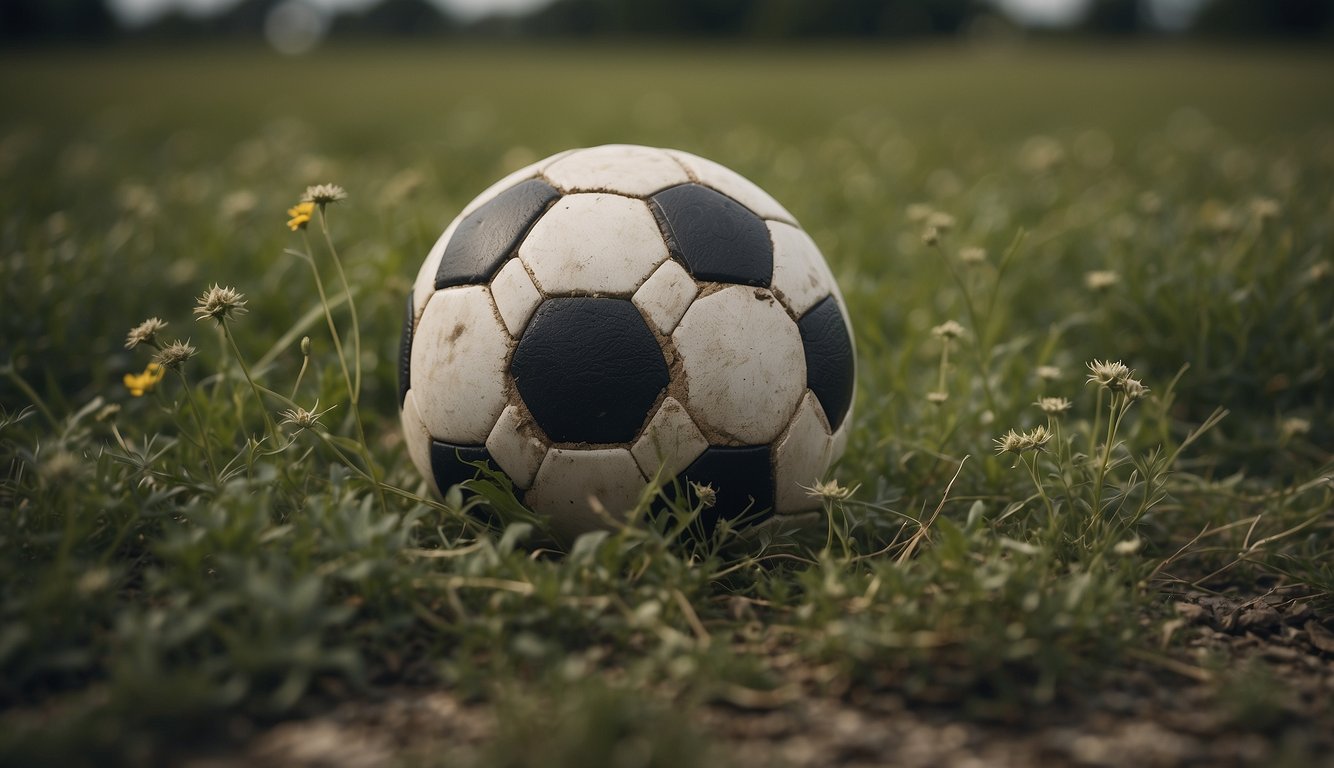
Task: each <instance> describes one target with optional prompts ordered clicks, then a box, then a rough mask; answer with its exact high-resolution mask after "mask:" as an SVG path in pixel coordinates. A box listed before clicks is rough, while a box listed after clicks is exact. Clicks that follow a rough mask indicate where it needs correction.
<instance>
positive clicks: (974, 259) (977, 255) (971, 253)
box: [959, 245, 987, 266]
mask: <svg viewBox="0 0 1334 768" xmlns="http://www.w3.org/2000/svg"><path fill="white" fill-rule="evenodd" d="M986 260H987V251H986V249H985V248H978V247H977V246H971V245H970V246H968V247H967V248H960V249H959V261H962V262H963V263H964V264H967V265H969V266H975V265H977V264H982V263H984V262H986Z"/></svg>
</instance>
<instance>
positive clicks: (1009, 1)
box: [109, 0, 1202, 26]
mask: <svg viewBox="0 0 1334 768" xmlns="http://www.w3.org/2000/svg"><path fill="white" fill-rule="evenodd" d="M549 1H550V0H431V2H434V3H436V4H437V5H440V6H442V7H445V8H448V9H449V10H451V11H453V12H455V13H456V14H458V15H459V16H462V17H465V18H476V17H478V16H483V15H485V14H487V13H492V12H496V11H509V12H512V11H521V10H526V9H528V8H532V7H533V6H535V5H541V4H542V3H544V2H549ZM627 1H628V2H633V0H627ZM109 2H110V3H111V6H112V8H113V9H115V10H116V12H117V13H119V14H120V16H121V17H122V18H124V19H126V20H127V21H131V22H135V21H145V20H147V19H151V18H152V17H154V16H156V15H158V14H159V13H161V12H163V11H165V10H167V9H169V8H185V9H186V10H189V11H194V12H198V13H207V12H209V11H212V10H216V9H218V8H221V7H225V6H227V5H232V4H235V3H236V2H238V0H109ZM307 2H310V3H311V4H313V5H319V6H323V7H325V8H330V9H347V8H363V7H365V6H367V5H370V4H372V3H374V2H375V0H307ZM994 2H995V3H996V4H997V5H999V6H1002V7H1004V8H1005V9H1006V10H1009V11H1011V12H1012V13H1014V14H1015V15H1016V16H1018V17H1020V18H1021V19H1023V20H1025V21H1027V22H1029V23H1035V24H1062V23H1065V22H1069V21H1072V20H1074V19H1076V18H1078V17H1079V14H1080V13H1082V12H1083V10H1084V8H1085V7H1086V6H1087V5H1088V4H1089V2H1091V0H994ZM1201 2H1202V0H1152V3H1153V6H1154V8H1155V16H1156V17H1157V19H1158V20H1159V21H1160V22H1163V23H1165V24H1166V25H1168V26H1173V22H1174V21H1176V20H1177V19H1179V18H1181V16H1180V14H1183V13H1185V14H1188V13H1189V12H1190V11H1191V10H1193V9H1194V8H1195V7H1196V6H1198V5H1199V4H1200V3H1201Z"/></svg>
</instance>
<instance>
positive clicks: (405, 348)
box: [398, 291, 414, 411]
mask: <svg viewBox="0 0 1334 768" xmlns="http://www.w3.org/2000/svg"><path fill="white" fill-rule="evenodd" d="M413 308H414V307H413V297H412V291H408V311H407V314H406V315H405V316H404V318H403V336H402V337H401V338H400V339H399V341H398V409H399V410H400V411H401V410H403V401H404V400H406V399H407V398H408V389H410V388H411V387H412V330H413V328H412V326H413V323H412V321H413V319H414V318H413V311H412V310H413Z"/></svg>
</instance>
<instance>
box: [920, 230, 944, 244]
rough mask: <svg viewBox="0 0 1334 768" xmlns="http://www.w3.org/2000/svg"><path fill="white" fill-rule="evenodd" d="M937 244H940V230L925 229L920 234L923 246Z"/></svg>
mask: <svg viewBox="0 0 1334 768" xmlns="http://www.w3.org/2000/svg"><path fill="white" fill-rule="evenodd" d="M939 242H940V230H938V229H936V228H935V227H927V228H926V230H925V231H923V232H922V244H923V245H935V244H936V243H939Z"/></svg>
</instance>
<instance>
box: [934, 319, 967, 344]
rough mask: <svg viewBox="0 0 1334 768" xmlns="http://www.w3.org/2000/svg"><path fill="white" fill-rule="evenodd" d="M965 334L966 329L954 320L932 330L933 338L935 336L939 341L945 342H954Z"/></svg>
mask: <svg viewBox="0 0 1334 768" xmlns="http://www.w3.org/2000/svg"><path fill="white" fill-rule="evenodd" d="M963 334H964V327H963V326H962V325H959V324H958V323H957V322H955V321H953V320H946V321H945V322H943V323H941V324H940V325H937V326H936V327H935V328H932V329H931V335H932V336H935V337H936V338H937V339H944V340H945V341H953V340H954V339H957V338H959V337H960V336H963Z"/></svg>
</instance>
